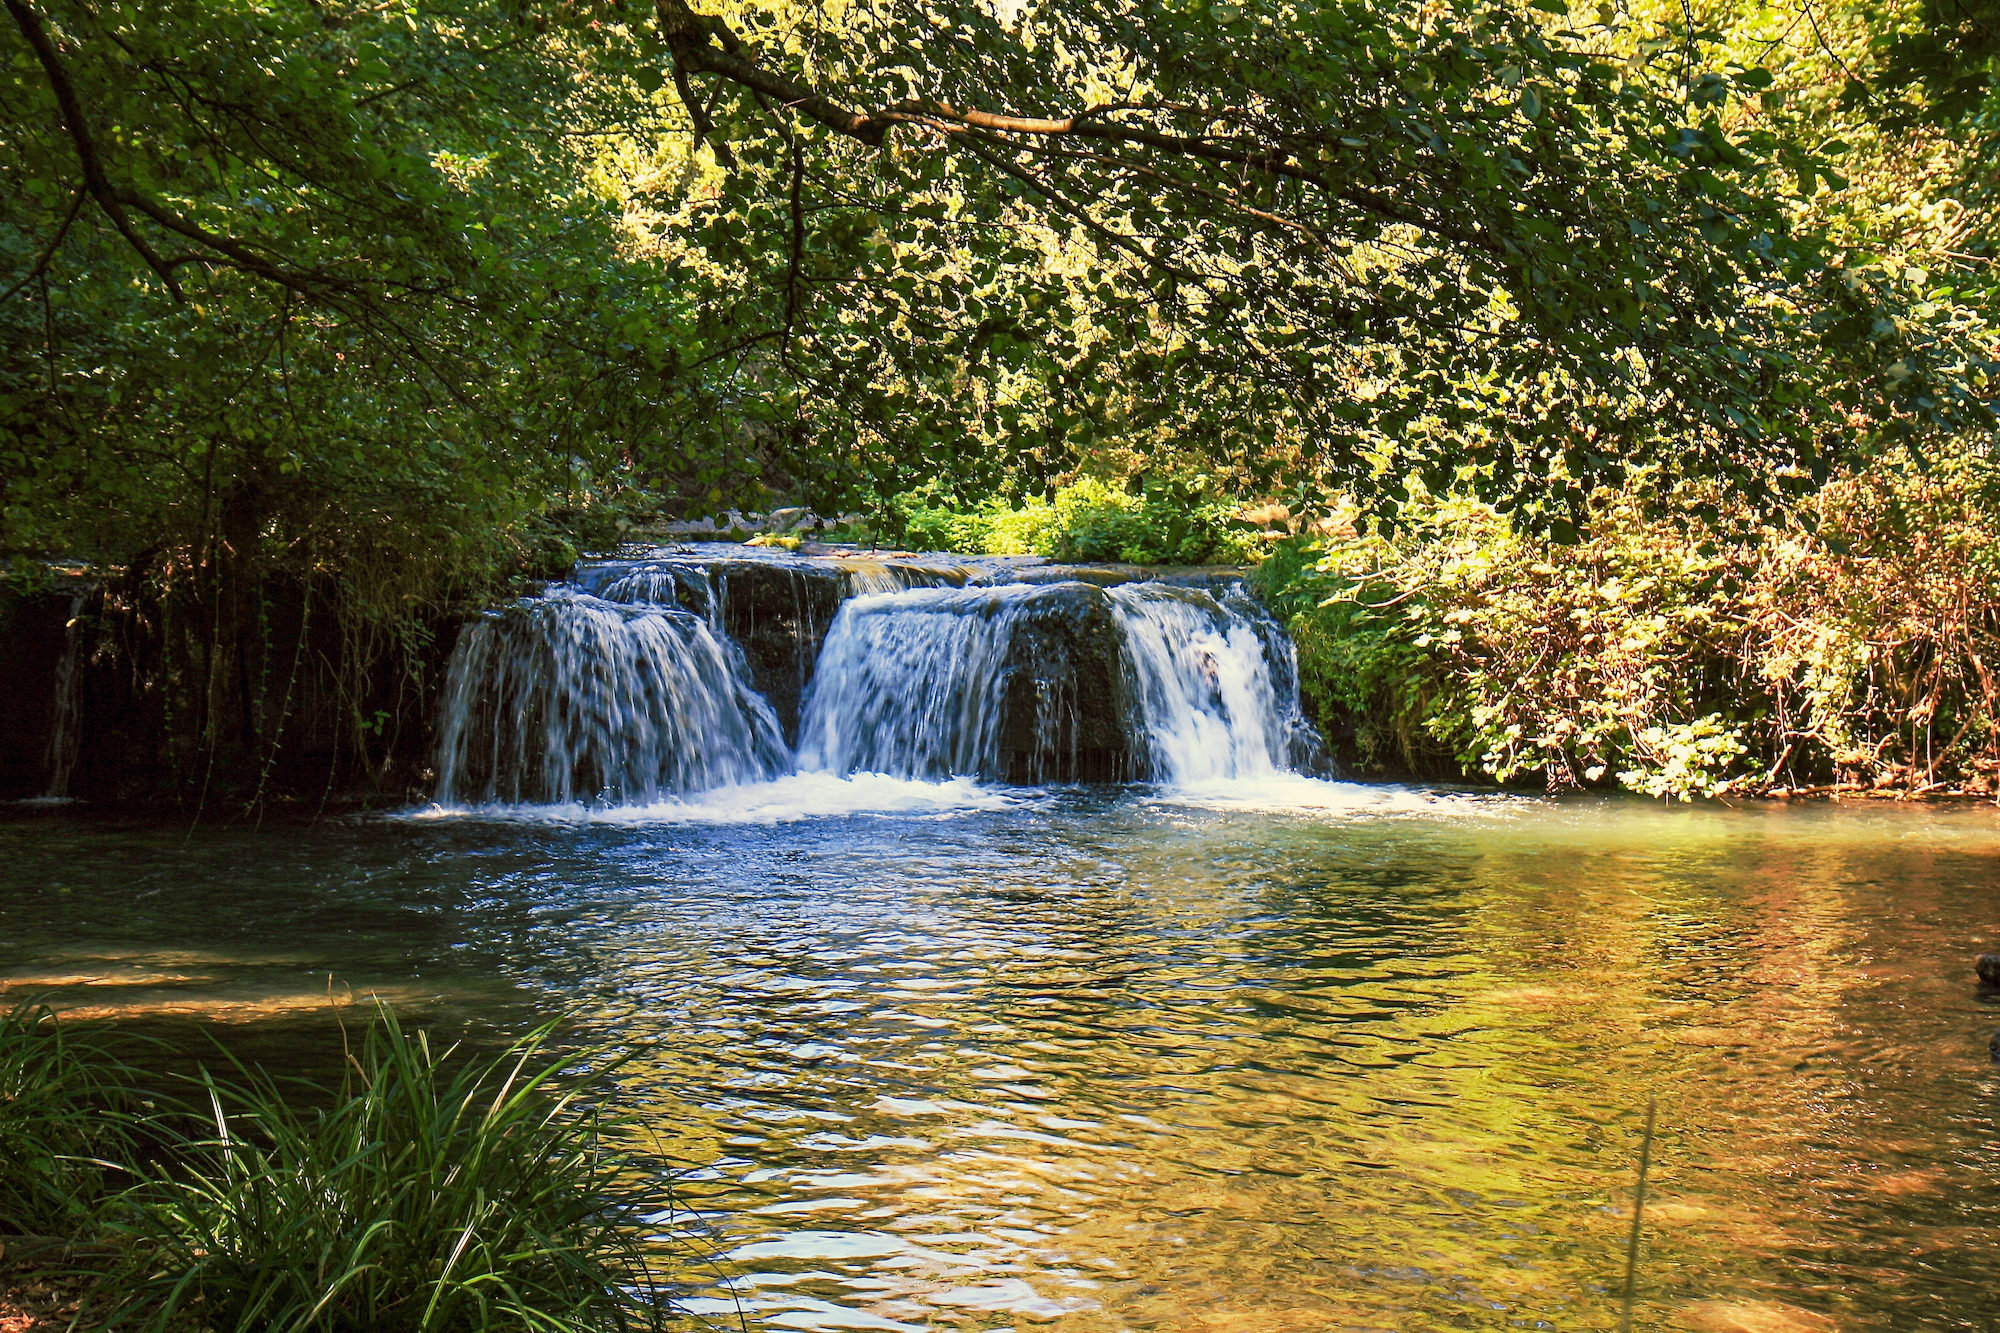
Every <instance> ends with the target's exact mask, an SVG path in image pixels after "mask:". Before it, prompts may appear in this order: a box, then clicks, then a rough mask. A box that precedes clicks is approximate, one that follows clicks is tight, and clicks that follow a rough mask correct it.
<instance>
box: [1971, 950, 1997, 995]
mask: <svg viewBox="0 0 2000 1333" xmlns="http://www.w3.org/2000/svg"><path fill="white" fill-rule="evenodd" d="M1972 970H1973V971H1975V972H1977V973H1978V974H1979V982H1980V984H1981V985H1983V986H1995V987H2000V953H1983V954H1980V955H1979V959H1978V961H1977V962H1975V963H1973V965H1972Z"/></svg>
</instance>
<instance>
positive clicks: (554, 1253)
mask: <svg viewBox="0 0 2000 1333" xmlns="http://www.w3.org/2000/svg"><path fill="white" fill-rule="evenodd" d="M347 1035H348V1034H347V1033H346V1032H345V1030H344V1029H343V1033H342V1036H343V1046H344V1047H345V1050H344V1053H342V1052H329V1054H330V1055H338V1056H340V1058H341V1061H342V1067H341V1069H340V1072H339V1074H338V1076H337V1079H336V1081H335V1082H333V1083H330V1084H329V1083H313V1082H306V1081H302V1080H300V1079H299V1078H298V1077H297V1074H296V1072H295V1070H293V1071H287V1073H286V1076H285V1077H283V1078H280V1077H277V1076H275V1075H273V1074H271V1073H268V1072H266V1071H265V1070H263V1069H261V1068H259V1067H257V1066H255V1065H253V1064H250V1063H246V1062H244V1061H243V1059H242V1058H241V1057H240V1056H239V1055H237V1054H236V1053H235V1052H233V1051H231V1050H229V1049H227V1048H222V1049H218V1050H216V1051H213V1052H211V1053H209V1054H208V1055H207V1056H206V1057H205V1058H202V1059H197V1058H196V1057H195V1056H194V1055H191V1054H189V1053H187V1052H183V1051H179V1050H175V1049H173V1048H171V1047H165V1046H162V1044H161V1043H160V1040H159V1038H158V1037H157V1036H148V1037H144V1038H141V1037H137V1036H135V1035H134V1034H132V1033H131V1032H129V1031H127V1030H126V1029H124V1028H121V1027H118V1026H106V1025H104V1024H102V1023H95V1024H90V1023H79V1022H78V1021H77V1020H76V1019H74V1018H63V1017H58V1015H57V1013H56V1012H55V1011H54V1010H52V1009H49V1008H46V1007H43V1006H42V1005H40V1004H38V1003H35V1002H25V1003H22V1004H19V1005H16V1006H15V1007H13V1008H12V1009H11V1010H10V1011H8V1012H6V1013H5V1014H4V1015H0V1320H4V1321H7V1322H5V1323H0V1327H4V1328H6V1329H7V1333H26V1331H27V1330H42V1329H52V1328H55V1327H70V1326H74V1324H75V1321H76V1320H78V1319H87V1320H89V1321H90V1322H89V1324H88V1325H87V1326H91V1327H107V1328H109V1327H118V1328H128V1329H135V1330H153V1331H158V1333H165V1331H166V1330H171V1329H178V1328H183V1327H192V1326H196V1325H199V1326H201V1327H205V1328H210V1329H215V1330H219V1331H221V1333H267V1331H268V1330H273V1329H285V1330H293V1331H294V1333H317V1331H319V1330H334V1329H346V1328H367V1329H370V1330H376V1331H378V1333H401V1331H404V1330H407V1331H408V1333H453V1331H454V1330H461V1329H462V1330H471V1329H475V1328H487V1327H492V1326H494V1325H495V1324H514V1323H518V1324H520V1325H522V1326H532V1327H535V1328H539V1329H544V1330H548V1331H549V1333H607V1331H608V1330H611V1329H618V1330H621V1331H622V1330H630V1329H665V1328H667V1327H669V1326H670V1325H672V1324H673V1322H674V1321H673V1319H672V1316H671V1312H670V1310H669V1308H668V1305H667V1303H666V1301H665V1299H664V1296H663V1294H662V1293H661V1292H660V1290H659V1287H658V1284H657V1282H656V1280H655V1279H654V1278H653V1276H652V1261H651V1260H650V1259H649V1258H648V1254H647V1240H646V1237H647V1235H648V1234H649V1232H650V1229H651V1226H650V1223H648V1222H646V1221H643V1220H642V1219H643V1218H648V1217H651V1216H653V1215H655V1214H657V1213H658V1212H659V1210H660V1209H661V1207H662V1206H663V1204H665V1203H666V1202H667V1200H668V1196H667V1194H666V1192H665V1187H664V1184H663V1182H662V1181H661V1180H660V1179H659V1177H658V1176H657V1174H654V1173H653V1172H651V1171H649V1170H648V1169H647V1164H646V1163H644V1162H643V1161H642V1160H641V1159H640V1158H638V1157H637V1156H635V1155H634V1154H633V1153H632V1152H630V1151H629V1150H624V1149H620V1148H616V1147H614V1146H613V1145H612V1143H611V1142H610V1141H609V1139H608V1138H607V1135H609V1134H612V1133H614V1132H615V1130H616V1128H617V1126H618V1125H619V1124H621V1123H622V1121H621V1120H620V1119H619V1117H618V1116H617V1115H615V1114H606V1113H605V1112H604V1111H603V1109H602V1108H601V1107H600V1106H598V1105H596V1104H595V1103H594V1102H593V1101H591V1100H589V1099H588V1098H587V1097H586V1091H587V1087H588V1085H587V1083H585V1082H582V1081H580V1080H579V1079H578V1076H577V1068H578V1057H577V1055H576V1054H575V1053H574V1052H570V1053H566V1054H559V1053H558V1052H556V1051H555V1050H554V1049H552V1048H551V1047H550V1045H549V1040H550V1037H551V1035H552V1028H551V1027H549V1026H544V1027H542V1028H539V1029H537V1030H536V1031H535V1032H533V1033H531V1034H530V1035H529V1036H528V1037H527V1038H524V1039H522V1040H521V1041H518V1042H516V1043H514V1044H513V1045H511V1046H510V1047H507V1048H506V1049H505V1050H504V1051H502V1052H501V1053H500V1054H499V1055H498V1056H497V1057H494V1056H487V1057H485V1058H472V1057H467V1056H464V1055H461V1054H459V1053H458V1052H457V1049H456V1047H455V1046H454V1045H453V1043H452V1042H451V1041H450V1040H433V1039H432V1038H431V1037H430V1036H429V1035H427V1034H425V1033H421V1032H415V1031H406V1030H405V1029H404V1028H403V1027H402V1025H401V1024H400V1023H399V1022H398V1020H397V1019H396V1017H395V1015H394V1014H392V1013H391V1012H390V1011H388V1010H387V1009H386V1008H381V1007H377V1008H376V1009H375V1010H374V1011H373V1013H372V1014H370V1015H369V1016H368V1018H367V1019H366V1021H365V1024H364V1025H363V1026H362V1027H361V1028H360V1030H359V1031H356V1032H355V1033H353V1034H352V1040H351V1042H349V1041H348V1040H347ZM127 1056H130V1057H131V1058H132V1059H134V1060H143V1061H144V1063H145V1068H144V1069H142V1068H140V1067H138V1066H137V1065H135V1064H133V1063H129V1062H128V1060H127V1058H126V1057H127ZM585 1063H586V1064H588V1063H590V1061H589V1058H588V1057H585ZM597 1063H598V1065H599V1066H600V1067H599V1068H598V1069H597V1070H596V1071H595V1072H596V1073H597V1074H598V1075H599V1076H602V1075H603V1074H604V1073H605V1072H606V1070H605V1069H604V1068H602V1062H601V1061H600V1062H597ZM175 1066H179V1067H180V1072H171V1071H172V1070H173V1069H174V1067H175ZM162 1069H165V1070H168V1071H169V1072H165V1073H161V1072H158V1071H160V1070H162Z"/></svg>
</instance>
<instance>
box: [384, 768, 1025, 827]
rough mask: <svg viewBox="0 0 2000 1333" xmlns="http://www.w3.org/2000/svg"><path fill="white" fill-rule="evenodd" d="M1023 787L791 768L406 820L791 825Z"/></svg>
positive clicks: (1003, 804) (423, 813) (971, 804)
mask: <svg viewBox="0 0 2000 1333" xmlns="http://www.w3.org/2000/svg"><path fill="white" fill-rule="evenodd" d="M1028 799H1030V797H1029V794H1028V793H1024V792H1022V791H1020V790H1018V789H1014V790H1010V789H1006V788H996V787H986V786H982V785H980V784H979V783H977V782H975V781H973V780H972V779H970V778H953V779H950V780H948V781H944V782H922V781H918V780H916V779H912V778H898V777H892V776H890V775H888V774H886V773H855V774H851V775H848V776H845V777H839V776H835V775H833V774H830V773H792V774H788V775H786V776H784V777H780V778H774V779H772V780H771V781H769V782H752V783H742V784H738V785H732V786H727V787H717V788H714V789H713V790H710V791H705V792H700V793H698V794H695V795H690V796H686V797H669V798H665V799H662V800H656V801H647V802H643V803H639V804H629V805H601V806H592V805H583V804H580V803H576V802H570V803H566V804H553V805H526V804H500V803H492V804H484V805H461V806H447V805H433V806H429V807H426V808H424V809H420V810H413V811H409V812H406V815H405V817H406V818H411V819H421V820H432V819H491V820H504V821H507V822H510V823H522V822H527V823H550V824H614V825H625V824H635V825H636V824H790V823H796V822H797V821H799V820H802V819H832V818H839V817H842V816H847V815H952V814H964V813H970V812H973V811H980V810H1001V809H1006V808H1008V807H1011V806H1016V805H1020V804H1023V803H1024V802H1025V801H1026V800H1028Z"/></svg>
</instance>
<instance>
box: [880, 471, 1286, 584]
mask: <svg viewBox="0 0 2000 1333" xmlns="http://www.w3.org/2000/svg"><path fill="white" fill-rule="evenodd" d="M885 510H886V513H885V517H886V520H887V526H888V528H889V535H890V536H891V537H892V538H893V539H894V540H896V541H898V542H900V543H902V544H903V545H905V546H908V547H909V548H911V549H912V550H918V551H958V552H963V553H966V554H971V555H1039V556H1045V557H1047V558H1049V559H1052V560H1062V561H1118V562H1123V563H1127V564H1135V565H1198V564H1210V563H1223V564H1237V563H1243V562H1246V561H1250V560H1254V559H1256V558H1258V556H1259V555H1261V553H1262V552H1261V549H1260V547H1259V544H1258V541H1257V537H1256V533H1255V531H1254V530H1253V528H1252V525H1250V524H1248V523H1246V522H1244V521H1243V520H1242V519H1240V518H1238V517H1237V510H1238V506H1237V505H1236V504H1234V503H1232V502H1230V501H1228V500H1225V499H1222V498H1220V497H1219V496H1217V495H1216V494H1214V493H1213V492H1212V491H1211V490H1210V489H1209V487H1208V485H1207V482H1206V479H1205V478H1201V477H1193V478H1169V479H1155V480H1153V481H1151V482H1149V483H1148V484H1147V485H1146V486H1145V487H1144V488H1143V489H1142V490H1140V491H1137V492H1133V491H1130V490H1125V489H1121V488H1119V487H1116V486H1113V485H1112V484H1110V483H1108V482H1106V481H1104V480H1102V479H1100V478H1097V477H1083V478H1079V479H1078V480H1077V481H1075V482H1073V483H1071V484H1070V485H1068V486H1064V487H1061V488H1059V489H1058V490H1057V491H1056V492H1055V493H1054V494H1053V495H1052V496H1051V497H1049V498H1048V499H1040V498H1034V497H1031V498H1029V499H1027V500H1025V501H1023V502H1022V503H1021V504H1020V505H1018V506H1014V505H1009V504H1008V503H1007V502H1005V501H1004V500H997V499H995V500H988V501H986V502H985V503H983V504H980V505H972V506H968V505H965V504H963V503H961V502H960V501H959V500H958V499H957V498H956V497H955V496H953V495H952V494H951V493H950V492H949V491H947V490H946V489H945V488H944V487H942V486H940V485H939V484H938V483H936V482H930V483H927V484H926V485H925V486H923V487H921V488H919V489H917V490H914V491H907V492H904V493H903V494H901V495H898V496H895V497H893V498H892V499H891V500H890V501H889V502H888V504H887V505H886V506H885Z"/></svg>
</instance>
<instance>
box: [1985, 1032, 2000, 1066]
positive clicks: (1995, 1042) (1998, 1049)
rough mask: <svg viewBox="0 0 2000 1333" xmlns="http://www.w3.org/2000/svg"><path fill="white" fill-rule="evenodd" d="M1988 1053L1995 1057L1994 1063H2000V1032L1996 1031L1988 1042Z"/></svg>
mask: <svg viewBox="0 0 2000 1333" xmlns="http://www.w3.org/2000/svg"><path fill="white" fill-rule="evenodd" d="M1986 1053H1987V1054H1988V1055H1990V1056H1992V1057H1993V1063H1994V1064H1996V1065H2000V1032H1996V1033H1994V1034H1993V1038H1992V1040H1990V1041H1988V1042H1987V1043H1986Z"/></svg>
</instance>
